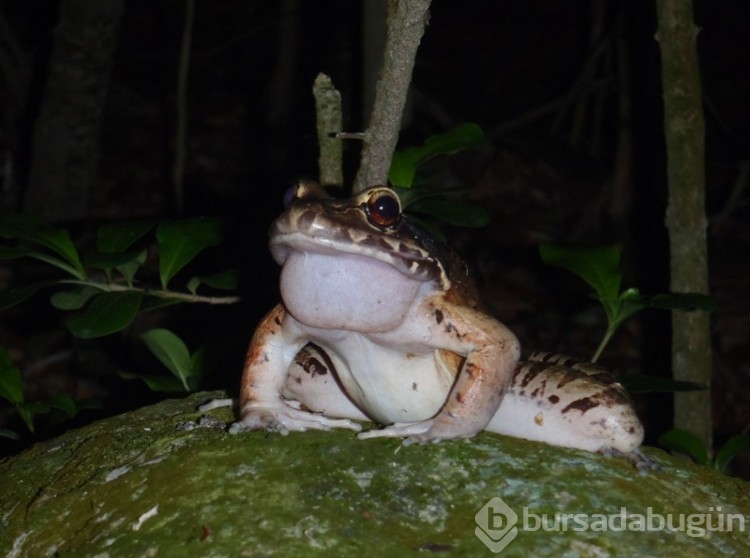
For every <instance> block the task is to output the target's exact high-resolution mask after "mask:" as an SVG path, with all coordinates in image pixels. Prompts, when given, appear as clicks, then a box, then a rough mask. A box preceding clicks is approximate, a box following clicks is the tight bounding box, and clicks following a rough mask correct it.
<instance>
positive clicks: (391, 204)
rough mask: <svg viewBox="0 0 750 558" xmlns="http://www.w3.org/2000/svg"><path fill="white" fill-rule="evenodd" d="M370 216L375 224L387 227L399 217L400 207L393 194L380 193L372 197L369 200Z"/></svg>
mask: <svg viewBox="0 0 750 558" xmlns="http://www.w3.org/2000/svg"><path fill="white" fill-rule="evenodd" d="M368 205H369V209H370V217H371V218H372V220H373V222H374V223H375V224H376V225H379V226H381V227H389V226H391V225H393V224H394V223H396V221H398V218H399V213H400V209H401V208H400V207H399V204H398V200H397V199H396V198H394V197H393V196H389V195H382V196H378V197H374V198H372V199H371V200H370V202H369V204H368Z"/></svg>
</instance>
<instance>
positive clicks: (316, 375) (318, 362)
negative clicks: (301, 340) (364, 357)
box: [281, 343, 372, 421]
mask: <svg viewBox="0 0 750 558" xmlns="http://www.w3.org/2000/svg"><path fill="white" fill-rule="evenodd" d="M281 395H282V396H283V397H284V399H286V400H287V402H288V403H289V404H291V405H293V406H297V404H298V405H299V406H300V407H301V408H303V409H305V410H308V411H311V412H313V413H322V414H323V415H325V416H327V417H338V418H348V419H352V420H363V421H371V420H372V419H371V418H370V417H368V416H367V415H365V414H364V413H363V412H362V411H361V410H360V409H359V408H358V407H357V406H356V405H355V404H354V403H353V402H352V400H351V399H350V398H349V396H348V395H347V394H346V391H345V390H344V388H343V387H342V386H341V383H340V381H339V379H338V375H337V374H336V368H335V366H334V364H333V362H332V361H331V358H330V357H329V356H328V354H327V353H326V352H325V351H324V350H323V349H322V348H320V347H318V346H317V345H314V344H312V343H309V344H307V345H305V347H303V348H302V350H301V351H300V352H299V353H298V354H297V356H296V358H295V359H294V362H292V365H291V366H290V367H289V373H288V374H287V379H286V383H285V385H284V388H283V389H282V391H281Z"/></svg>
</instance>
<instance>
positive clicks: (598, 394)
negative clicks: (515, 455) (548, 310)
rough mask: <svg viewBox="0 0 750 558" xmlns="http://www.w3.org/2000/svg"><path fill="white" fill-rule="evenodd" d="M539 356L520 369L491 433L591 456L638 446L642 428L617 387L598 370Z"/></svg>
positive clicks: (491, 426) (488, 428) (629, 450)
mask: <svg viewBox="0 0 750 558" xmlns="http://www.w3.org/2000/svg"><path fill="white" fill-rule="evenodd" d="M541 356H542V357H545V359H544V360H542V358H540V357H539V356H537V355H534V356H533V357H532V358H535V357H536V358H535V360H531V361H522V362H520V363H519V364H518V367H517V368H516V370H515V372H514V374H513V379H512V380H511V384H510V386H509V388H508V392H507V393H506V394H505V397H504V398H503V400H502V403H501V404H500V408H499V409H498V411H497V413H496V414H495V416H494V417H493V418H492V420H491V421H490V424H489V425H488V426H487V430H488V431H490V432H498V433H500V434H507V435H510V436H516V437H519V438H526V439H529V440H538V441H541V442H547V443H549V444H553V445H557V446H564V447H571V448H579V449H584V450H588V451H593V452H597V451H602V450H605V449H613V450H617V451H619V452H622V453H625V454H627V453H630V452H633V451H635V450H636V449H637V448H638V447H639V446H640V444H641V442H642V441H643V426H642V425H641V422H640V421H639V420H638V417H637V416H636V413H635V411H634V409H633V407H632V404H631V402H630V398H629V397H628V394H627V393H626V392H625V390H624V388H623V387H622V386H621V385H620V384H619V383H617V382H616V381H615V380H614V379H613V378H612V377H611V376H610V375H609V374H607V373H605V372H603V371H602V369H601V368H600V367H596V369H585V370H584V369H582V368H581V367H580V366H579V365H578V364H576V365H572V366H571V365H570V364H569V363H567V362H565V363H563V362H562V360H561V359H556V360H550V358H551V357H546V355H541ZM536 359H538V360H536ZM591 366H592V367H593V365H591Z"/></svg>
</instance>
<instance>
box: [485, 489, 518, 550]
mask: <svg viewBox="0 0 750 558" xmlns="http://www.w3.org/2000/svg"><path fill="white" fill-rule="evenodd" d="M474 520H475V521H476V522H477V528H476V529H474V534H475V535H476V536H477V538H479V540H480V541H482V542H483V543H484V544H485V545H486V546H487V548H489V549H490V550H491V551H492V552H494V553H495V554H497V553H498V552H500V551H501V550H502V549H504V548H505V547H506V546H508V545H509V544H510V542H511V541H512V540H513V539H515V538H516V535H518V527H516V523H518V516H517V515H516V512H514V511H513V510H512V509H510V507H509V506H508V504H506V503H505V502H503V500H502V499H501V498H498V497H497V496H495V497H494V498H493V499H492V500H490V501H489V502H487V503H486V504H485V505H484V507H483V508H482V509H481V510H479V512H478V513H477V514H476V515H475V516H474Z"/></svg>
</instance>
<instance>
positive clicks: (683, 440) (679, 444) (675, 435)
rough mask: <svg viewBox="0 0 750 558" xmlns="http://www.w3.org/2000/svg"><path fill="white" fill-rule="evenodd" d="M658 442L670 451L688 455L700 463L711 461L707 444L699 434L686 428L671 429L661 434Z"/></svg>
mask: <svg viewBox="0 0 750 558" xmlns="http://www.w3.org/2000/svg"><path fill="white" fill-rule="evenodd" d="M656 443H657V444H659V445H660V446H662V447H664V448H667V449H668V450H670V451H673V452H678V453H683V454H685V455H687V456H688V457H690V458H692V459H693V461H695V462H696V463H697V464H698V465H707V464H708V462H709V459H708V451H707V450H706V446H704V445H703V442H701V440H700V438H698V436H696V435H695V434H693V433H691V432H688V431H686V430H680V429H679V428H675V429H673V430H669V431H667V432H665V433H664V434H662V435H661V436H659V439H658V440H657V442H656Z"/></svg>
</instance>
